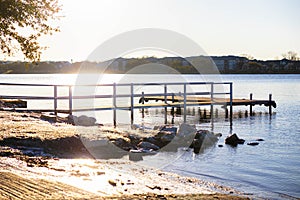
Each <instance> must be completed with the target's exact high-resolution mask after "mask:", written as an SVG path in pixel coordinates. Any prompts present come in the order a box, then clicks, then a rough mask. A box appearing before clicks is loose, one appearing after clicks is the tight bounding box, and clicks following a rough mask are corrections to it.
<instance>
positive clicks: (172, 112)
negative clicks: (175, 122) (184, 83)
mask: <svg viewBox="0 0 300 200" xmlns="http://www.w3.org/2000/svg"><path fill="white" fill-rule="evenodd" d="M174 102H175V100H174V93H172V103H173V104H174ZM174 112H175V111H174V105H173V106H172V111H171V114H172V117H173V118H174V114H175V113H174Z"/></svg>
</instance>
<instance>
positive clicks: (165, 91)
mask: <svg viewBox="0 0 300 200" xmlns="http://www.w3.org/2000/svg"><path fill="white" fill-rule="evenodd" d="M167 92H168V89H167V84H165V85H164V93H165V98H164V100H165V104H167V101H168V99H167ZM167 113H168V108H167V106H165V124H167V122H168V120H167V117H168V116H167Z"/></svg>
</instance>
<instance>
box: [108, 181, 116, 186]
mask: <svg viewBox="0 0 300 200" xmlns="http://www.w3.org/2000/svg"><path fill="white" fill-rule="evenodd" d="M108 183H109V184H110V185H112V186H114V187H115V186H117V183H116V182H115V181H113V180H108Z"/></svg>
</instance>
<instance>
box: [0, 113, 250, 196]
mask: <svg viewBox="0 0 300 200" xmlns="http://www.w3.org/2000/svg"><path fill="white" fill-rule="evenodd" d="M0 124H1V127H0V129H1V131H0V177H1V178H0V179H1V180H0V199H28V198H30V199H215V198H218V199H249V198H251V195H250V196H249V195H248V196H247V195H246V194H244V193H240V192H239V191H236V190H234V189H232V188H229V187H226V186H220V185H217V184H215V183H211V182H206V181H202V180H199V179H195V178H191V177H182V176H179V175H177V174H173V173H169V172H164V171H161V170H159V169H157V168H153V167H148V166H142V165H139V164H138V163H136V162H133V161H130V160H129V159H117V158H110V159H94V158H93V155H91V154H90V152H89V151H88V150H87V149H86V148H85V145H84V144H83V143H82V141H81V139H80V137H79V136H78V135H79V134H80V133H81V132H87V131H93V132H94V133H95V135H100V136H101V137H104V138H105V137H106V138H110V137H113V136H112V135H113V134H112V133H113V132H112V131H107V130H108V129H105V128H104V127H100V126H94V127H77V126H73V125H70V124H66V123H63V122H59V121H58V122H56V123H50V122H48V121H44V120H41V114H40V113H17V112H6V111H0ZM114 133H118V136H117V137H121V135H120V133H119V132H118V131H115V132H114ZM126 134H128V133H126ZM115 137H116V136H115Z"/></svg>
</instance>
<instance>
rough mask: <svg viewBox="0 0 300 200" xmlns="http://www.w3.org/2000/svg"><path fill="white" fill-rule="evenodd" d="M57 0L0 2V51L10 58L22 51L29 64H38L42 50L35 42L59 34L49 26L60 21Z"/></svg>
mask: <svg viewBox="0 0 300 200" xmlns="http://www.w3.org/2000/svg"><path fill="white" fill-rule="evenodd" d="M60 10H61V7H60V5H59V4H58V1H57V0H0V51H2V53H4V54H5V55H8V56H12V55H14V54H15V53H16V52H18V51H22V53H23V54H24V56H25V58H27V59H29V60H30V61H39V60H40V56H41V52H42V50H43V49H44V48H45V47H42V46H40V44H39V42H38V39H39V37H41V36H42V35H48V34H49V35H52V34H53V33H54V32H57V31H59V28H58V27H53V26H52V25H50V24H49V23H50V21H51V20H57V19H59V18H60V16H58V15H57V14H58V12H59V11H60Z"/></svg>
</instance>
